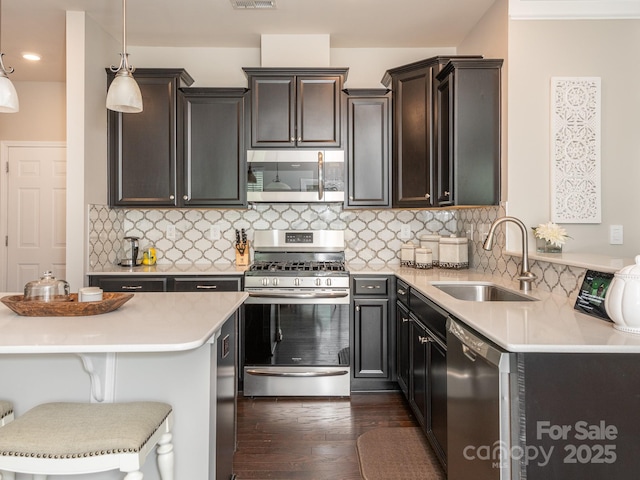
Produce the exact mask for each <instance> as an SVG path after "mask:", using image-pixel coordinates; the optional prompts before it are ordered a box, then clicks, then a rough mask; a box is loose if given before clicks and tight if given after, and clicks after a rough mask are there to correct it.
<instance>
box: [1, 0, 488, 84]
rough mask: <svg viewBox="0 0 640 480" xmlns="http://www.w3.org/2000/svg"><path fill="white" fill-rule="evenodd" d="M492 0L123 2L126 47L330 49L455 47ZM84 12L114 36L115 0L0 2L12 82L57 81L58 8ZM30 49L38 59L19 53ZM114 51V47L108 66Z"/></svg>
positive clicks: (60, 50)
mask: <svg viewBox="0 0 640 480" xmlns="http://www.w3.org/2000/svg"><path fill="white" fill-rule="evenodd" d="M494 1H495V0H392V1H388V0H276V9H274V10H235V9H233V8H232V6H231V2H230V0H179V1H176V0H128V1H127V44H128V45H130V46H131V45H135V46H176V47H189V46H193V47H196V46H197V47H254V48H257V47H259V46H260V35H261V34H274V33H279V34H301V33H316V34H329V35H330V38H331V47H332V48H358V47H363V48H364V47H370V48H375V47H388V48H409V47H455V46H457V45H458V44H459V43H460V42H461V40H463V39H464V37H465V35H466V34H467V32H468V31H469V30H470V29H471V28H472V27H473V26H474V25H475V24H476V23H477V21H478V20H479V19H480V18H481V17H482V15H483V14H484V13H485V12H486V11H487V10H488V9H489V7H490V6H491V5H492V4H493V3H494ZM66 10H76V11H85V12H86V13H87V15H88V16H89V17H91V18H92V19H93V20H94V21H95V22H96V23H97V24H99V25H100V26H102V28H104V30H105V31H107V32H108V33H109V34H110V35H112V36H113V37H114V38H115V39H117V40H118V41H120V40H121V39H122V1H121V0H2V23H1V25H0V36H1V38H0V48H1V50H2V52H3V53H4V54H5V57H4V62H5V66H7V67H9V66H11V67H14V68H15V73H13V74H12V75H11V76H10V78H11V79H12V80H14V81H64V76H65V66H64V65H65V11H66ZM27 51H34V52H37V53H39V54H40V55H42V58H43V59H42V61H40V62H38V63H37V64H34V63H32V62H26V61H25V60H23V59H22V58H21V55H22V53H23V52H27ZM118 53H119V52H114V60H113V62H114V63H116V62H117V61H118V59H119V57H118Z"/></svg>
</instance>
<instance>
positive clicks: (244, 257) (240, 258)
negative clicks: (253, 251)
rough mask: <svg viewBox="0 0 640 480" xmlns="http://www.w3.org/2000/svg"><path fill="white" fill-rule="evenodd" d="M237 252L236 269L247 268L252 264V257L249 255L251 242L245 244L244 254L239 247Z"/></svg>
mask: <svg viewBox="0 0 640 480" xmlns="http://www.w3.org/2000/svg"><path fill="white" fill-rule="evenodd" d="M235 251H236V267H246V266H248V265H249V263H251V258H250V257H251V256H250V255H249V251H250V248H249V241H247V242H246V243H245V248H244V253H243V254H240V252H239V251H238V247H237V246H236V247H235Z"/></svg>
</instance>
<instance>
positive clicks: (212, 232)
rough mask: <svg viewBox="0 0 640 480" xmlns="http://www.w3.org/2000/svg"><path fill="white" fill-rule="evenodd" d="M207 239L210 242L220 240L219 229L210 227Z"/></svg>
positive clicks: (213, 226) (215, 226)
mask: <svg viewBox="0 0 640 480" xmlns="http://www.w3.org/2000/svg"><path fill="white" fill-rule="evenodd" d="M209 239H210V240H212V241H215V240H220V227H219V226H218V225H211V227H210V228H209Z"/></svg>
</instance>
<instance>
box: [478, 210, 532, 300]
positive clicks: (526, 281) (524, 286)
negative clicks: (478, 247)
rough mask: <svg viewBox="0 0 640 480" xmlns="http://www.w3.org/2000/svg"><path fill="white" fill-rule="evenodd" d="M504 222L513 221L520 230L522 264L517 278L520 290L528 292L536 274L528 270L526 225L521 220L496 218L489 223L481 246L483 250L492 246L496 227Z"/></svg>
mask: <svg viewBox="0 0 640 480" xmlns="http://www.w3.org/2000/svg"><path fill="white" fill-rule="evenodd" d="M505 222H513V223H515V224H516V225H518V227H520V231H521V232H522V265H521V266H520V275H519V276H518V277H517V279H518V280H520V290H522V291H523V292H528V291H530V290H531V283H532V282H533V281H534V280H535V279H536V276H535V274H533V273H531V272H530V271H529V242H528V241H527V227H525V226H524V223H522V221H520V220H519V219H517V218H516V217H501V218H498V219H496V220H495V221H494V222H493V224H491V228H490V229H489V233H488V234H487V238H486V240H485V241H484V244H483V245H482V248H484V249H485V250H491V248H492V247H493V241H494V237H495V233H496V227H497V226H498V225H500V224H501V223H505Z"/></svg>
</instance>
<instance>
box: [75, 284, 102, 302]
mask: <svg viewBox="0 0 640 480" xmlns="http://www.w3.org/2000/svg"><path fill="white" fill-rule="evenodd" d="M78 301H79V302H100V301H102V289H101V288H100V287H84V288H81V289H80V290H78Z"/></svg>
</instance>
